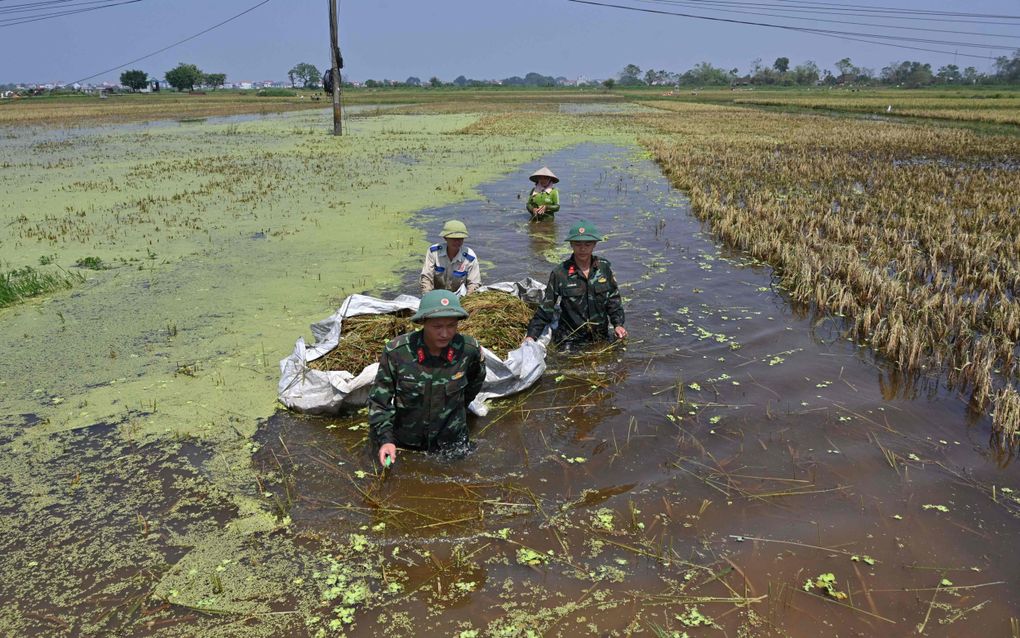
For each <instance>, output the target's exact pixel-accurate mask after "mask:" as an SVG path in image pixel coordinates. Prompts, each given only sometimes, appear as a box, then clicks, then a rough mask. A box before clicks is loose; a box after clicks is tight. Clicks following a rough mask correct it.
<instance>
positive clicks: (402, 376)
mask: <svg viewBox="0 0 1020 638" xmlns="http://www.w3.org/2000/svg"><path fill="white" fill-rule="evenodd" d="M484 381H485V360H484V359H483V358H482V350H481V348H480V347H479V346H478V342H477V341H475V339H474V338H473V337H469V336H467V335H461V334H458V335H457V336H455V337H454V338H453V341H451V342H450V345H449V346H447V348H446V352H445V353H444V354H443V355H442V356H441V357H433V356H432V355H430V354H429V353H428V349H427V348H426V347H425V341H424V335H423V333H422V331H421V330H418V331H416V332H411V333H408V334H404V335H401V336H399V337H397V338H396V339H393V340H391V341H390V342H389V343H387V344H386V347H385V348H383V353H382V356H380V357H379V372H378V373H376V376H375V385H374V386H373V387H372V391H371V392H370V393H369V395H368V410H369V411H368V423H369V427H370V429H371V433H372V441H373V442H374V443H375V444H376V446H380V445H383V444H384V443H396V444H398V445H402V446H406V447H413V448H420V449H424V450H431V449H435V448H439V447H443V446H445V445H450V444H456V443H462V442H465V441H466V440H467V435H468V431H467V405H468V404H469V403H471V401H472V400H474V398H475V396H477V394H478V391H479V390H481V389H482V383H483V382H484Z"/></svg>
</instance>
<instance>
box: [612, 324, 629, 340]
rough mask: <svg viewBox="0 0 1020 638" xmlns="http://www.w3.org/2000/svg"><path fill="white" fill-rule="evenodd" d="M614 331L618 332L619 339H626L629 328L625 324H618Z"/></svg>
mask: <svg viewBox="0 0 1020 638" xmlns="http://www.w3.org/2000/svg"><path fill="white" fill-rule="evenodd" d="M613 331H614V332H616V338H617V339H624V338H626V337H627V329H626V328H624V327H623V326H616V328H613Z"/></svg>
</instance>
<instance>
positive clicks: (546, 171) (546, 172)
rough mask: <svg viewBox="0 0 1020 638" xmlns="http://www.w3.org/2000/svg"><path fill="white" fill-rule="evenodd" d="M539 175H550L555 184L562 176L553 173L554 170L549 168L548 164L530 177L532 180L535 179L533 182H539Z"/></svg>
mask: <svg viewBox="0 0 1020 638" xmlns="http://www.w3.org/2000/svg"><path fill="white" fill-rule="evenodd" d="M539 177H548V178H549V179H551V180H552V183H553V184H555V183H556V182H558V181H560V178H559V177H556V176H555V175H553V172H552V171H551V170H549V167H548V166H543V167H542V168H540V169H538V170H537V171H535V172H534V173H532V174H531V177H529V178H528V179H530V180H531V181H533V182H535V183H536V184H537V183H538V178H539Z"/></svg>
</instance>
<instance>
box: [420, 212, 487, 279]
mask: <svg viewBox="0 0 1020 638" xmlns="http://www.w3.org/2000/svg"><path fill="white" fill-rule="evenodd" d="M439 236H440V237H442V238H443V239H444V240H445V241H444V242H442V243H439V244H432V245H431V246H429V251H428V252H427V253H425V264H424V265H423V266H422V269H421V277H420V282H421V294H423V295H424V294H425V293H427V292H429V291H430V290H449V291H451V292H457V291H458V290H460V287H461V286H464V289H465V290H466V292H465V293H464V294H468V295H470V294H471V293H473V292H474V291H476V290H478V288H479V286H481V285H482V274H481V270H480V269H479V268H478V256H477V255H475V251H473V250H471V249H470V248H468V247H467V246H465V245H464V240H465V239H467V237H468V232H467V226H465V225H464V222H462V221H458V220H456V219H451V220H450V221H448V222H446V223H445V224H443V230H442V231H440V233H439Z"/></svg>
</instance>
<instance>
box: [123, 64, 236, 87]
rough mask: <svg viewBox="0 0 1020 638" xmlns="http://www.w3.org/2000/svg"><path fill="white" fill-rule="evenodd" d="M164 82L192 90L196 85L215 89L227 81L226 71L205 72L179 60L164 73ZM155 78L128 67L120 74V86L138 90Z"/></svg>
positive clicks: (154, 80)
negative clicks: (178, 62)
mask: <svg viewBox="0 0 1020 638" xmlns="http://www.w3.org/2000/svg"><path fill="white" fill-rule="evenodd" d="M163 77H164V79H165V80H166V83H167V84H169V85H170V86H172V87H173V88H175V89H177V90H178V91H184V90H188V91H194V90H195V87H196V86H200V87H208V88H211V89H217V88H219V87H221V86H223V85H224V84H226V82H227V74H226V73H205V72H203V71H202V70H201V69H199V68H198V67H197V66H195V65H194V64H185V63H184V62H181V63H180V64H178V65H177V66H175V67H174V68H172V69H170V70H169V71H167V72H166V74H164V76H163ZM156 81H157V79H156V78H150V77H149V74H148V73H146V72H145V71H141V70H139V69H129V70H127V71H124V72H123V73H121V74H120V84H121V86H124V87H127V88H129V89H131V90H132V91H140V90H142V89H144V88H146V87H147V86H149V84H151V83H152V82H156Z"/></svg>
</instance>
